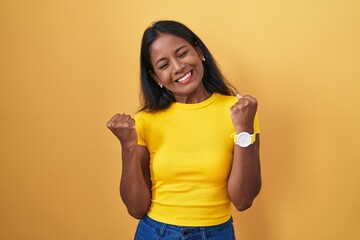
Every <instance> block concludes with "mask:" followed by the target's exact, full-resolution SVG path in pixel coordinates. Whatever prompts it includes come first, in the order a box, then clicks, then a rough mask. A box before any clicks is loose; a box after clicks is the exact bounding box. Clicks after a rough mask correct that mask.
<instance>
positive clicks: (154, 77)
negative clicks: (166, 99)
mask: <svg viewBox="0 0 360 240" xmlns="http://www.w3.org/2000/svg"><path fill="white" fill-rule="evenodd" d="M149 74H150V76H151V77H152V78H153V79H154V80H155V82H156V83H157V84H160V83H161V81H160V78H159V77H158V76H157V75H156V73H154V72H153V71H151V70H149Z"/></svg>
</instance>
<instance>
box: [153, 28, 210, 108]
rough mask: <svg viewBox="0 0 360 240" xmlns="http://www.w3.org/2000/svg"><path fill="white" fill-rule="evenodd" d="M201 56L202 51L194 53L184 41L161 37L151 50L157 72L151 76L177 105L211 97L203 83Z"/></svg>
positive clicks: (171, 37) (174, 37) (190, 46)
mask: <svg viewBox="0 0 360 240" xmlns="http://www.w3.org/2000/svg"><path fill="white" fill-rule="evenodd" d="M202 56H203V54H202V51H201V49H200V48H196V49H195V48H194V47H193V46H192V45H191V44H189V43H188V42H187V41H186V40H185V39H183V38H180V37H177V36H174V35H171V34H164V33H161V34H160V35H159V37H158V38H157V39H156V40H155V41H154V42H153V43H152V44H151V46H150V58H151V64H152V66H153V69H154V71H152V72H151V76H152V77H153V78H154V80H155V81H156V82H157V83H158V84H160V83H161V84H162V85H163V86H164V87H165V88H167V89H168V90H170V91H171V92H172V93H173V95H174V97H175V99H176V101H178V102H183V103H193V102H199V101H203V100H205V99H206V98H207V97H208V93H207V91H206V89H205V87H204V85H203V82H202V79H203V76H204V68H203V64H202V61H201V57H202ZM159 87H160V86H159Z"/></svg>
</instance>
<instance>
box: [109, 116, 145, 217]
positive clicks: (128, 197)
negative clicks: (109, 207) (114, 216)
mask: <svg viewBox="0 0 360 240" xmlns="http://www.w3.org/2000/svg"><path fill="white" fill-rule="evenodd" d="M107 127H108V128H109V129H110V130H111V131H112V133H113V134H114V135H115V136H116V137H117V138H118V139H119V141H120V144H121V153H122V154H121V155H122V173H121V181H120V195H121V198H122V200H123V202H124V203H125V205H126V208H127V210H128V212H129V214H130V215H131V216H133V217H134V218H137V219H140V218H142V217H143V216H144V215H145V214H146V213H147V211H148V209H149V207H150V202H151V190H150V189H151V182H150V170H149V152H148V150H147V148H146V147H145V146H140V145H138V143H137V142H138V137H137V132H136V129H135V120H134V119H133V118H132V117H131V116H130V115H126V114H123V113H122V114H116V115H115V116H113V117H112V118H111V119H110V121H109V122H108V123H107Z"/></svg>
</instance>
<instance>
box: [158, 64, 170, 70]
mask: <svg viewBox="0 0 360 240" xmlns="http://www.w3.org/2000/svg"><path fill="white" fill-rule="evenodd" d="M167 66H168V64H167V63H165V64H162V65H160V67H159V69H161V70H163V69H165V68H166V67H167Z"/></svg>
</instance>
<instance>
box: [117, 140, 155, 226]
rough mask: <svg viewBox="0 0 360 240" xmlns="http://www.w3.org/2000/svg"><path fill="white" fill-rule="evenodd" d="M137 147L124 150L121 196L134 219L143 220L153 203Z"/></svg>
mask: <svg viewBox="0 0 360 240" xmlns="http://www.w3.org/2000/svg"><path fill="white" fill-rule="evenodd" d="M139 155H140V154H139V151H138V148H137V147H132V148H129V147H127V148H123V149H122V174H121V182H120V195H121V198H122V200H123V202H124V203H125V205H126V207H127V210H128V212H129V214H130V215H131V216H133V217H134V218H137V219H140V218H142V217H143V216H144V215H145V214H146V213H147V211H148V209H149V207H150V201H151V192H150V186H149V185H148V183H147V182H146V180H145V177H144V174H143V172H142V167H141V158H140V156H139Z"/></svg>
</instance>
